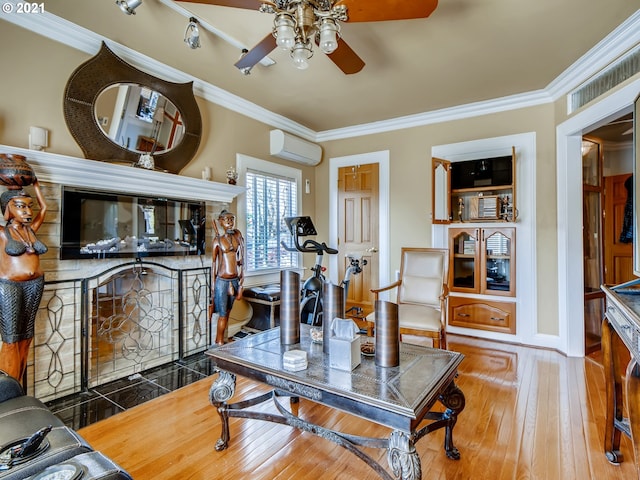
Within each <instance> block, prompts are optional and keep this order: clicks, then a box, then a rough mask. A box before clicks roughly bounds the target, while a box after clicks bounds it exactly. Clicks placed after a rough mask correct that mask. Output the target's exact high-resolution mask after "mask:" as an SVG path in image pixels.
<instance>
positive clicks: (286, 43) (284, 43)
mask: <svg viewBox="0 0 640 480" xmlns="http://www.w3.org/2000/svg"><path fill="white" fill-rule="evenodd" d="M294 27H295V22H294V21H293V18H291V16H290V15H288V14H280V15H278V16H277V17H276V19H275V21H274V29H273V32H274V36H275V37H276V44H277V45H278V46H279V47H280V48H282V49H284V50H291V49H292V48H293V46H294V45H295V43H296V32H295V30H294Z"/></svg>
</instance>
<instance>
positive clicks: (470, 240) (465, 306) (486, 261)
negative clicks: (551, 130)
mask: <svg viewBox="0 0 640 480" xmlns="http://www.w3.org/2000/svg"><path fill="white" fill-rule="evenodd" d="M515 164H516V155H515V148H512V152H511V155H505V156H496V157H490V158H477V159H471V160H466V159H465V160H461V161H450V160H444V159H437V158H434V159H433V185H434V194H433V223H434V224H447V227H446V228H447V239H448V248H449V262H450V264H449V292H450V296H449V301H448V324H449V325H451V326H456V327H464V328H473V329H481V330H488V331H495V332H501V333H506V334H515V333H516V258H515V255H516V226H515V222H516V219H517V216H518V210H517V208H516V178H515V172H516V169H515V166H516V165H515Z"/></svg>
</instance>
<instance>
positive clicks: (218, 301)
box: [209, 210, 244, 344]
mask: <svg viewBox="0 0 640 480" xmlns="http://www.w3.org/2000/svg"><path fill="white" fill-rule="evenodd" d="M217 221H218V222H220V227H221V228H222V233H220V231H219V230H218V225H217V224H216V220H215V219H214V220H213V227H214V229H215V231H216V236H215V238H214V239H213V244H212V251H211V258H212V266H211V279H212V282H211V284H212V288H211V307H210V309H209V317H211V315H212V314H213V313H217V314H218V325H217V328H216V340H215V342H216V343H217V344H223V343H225V342H226V340H227V339H226V338H225V337H226V334H225V332H226V329H227V323H228V322H229V313H230V312H231V308H232V307H233V303H234V301H235V300H240V299H241V298H242V288H243V287H242V284H243V282H244V238H243V237H242V233H240V230H237V229H236V227H235V222H236V216H235V215H234V214H233V213H230V212H228V211H226V210H223V211H222V212H220V215H219V216H218V220H217Z"/></svg>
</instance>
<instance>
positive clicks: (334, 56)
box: [327, 38, 364, 75]
mask: <svg viewBox="0 0 640 480" xmlns="http://www.w3.org/2000/svg"><path fill="white" fill-rule="evenodd" d="M327 57H329V58H330V59H331V61H332V62H333V63H335V64H336V66H337V67H338V68H339V69H340V70H342V71H343V72H344V73H345V74H346V75H351V74H353V73H358V72H359V71H360V70H362V69H363V68H364V61H363V60H362V59H361V58H360V57H359V56H358V54H357V53H356V52H354V51H353V49H352V48H351V47H350V46H349V45H347V42H345V41H344V40H342V38H338V48H336V50H335V51H334V52H333V53H331V54H329V55H327Z"/></svg>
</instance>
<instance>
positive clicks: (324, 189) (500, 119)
mask: <svg viewBox="0 0 640 480" xmlns="http://www.w3.org/2000/svg"><path fill="white" fill-rule="evenodd" d="M0 41H2V44H3V45H11V48H3V49H1V50H0V62H1V64H2V65H3V66H4V68H3V75H2V89H3V95H2V102H1V103H0V144H8V145H15V146H18V147H27V146H28V130H29V126H30V125H36V126H41V127H45V128H48V129H49V130H50V147H49V148H48V149H47V150H48V151H50V152H54V153H61V154H66V155H73V156H80V157H81V156H82V154H81V150H80V149H79V148H78V147H77V145H76V144H75V141H74V140H73V138H72V137H71V135H70V134H69V132H68V129H67V127H66V124H65V122H64V118H63V114H62V96H63V92H64V87H65V84H66V81H67V78H68V76H69V74H70V73H71V72H72V71H73V70H74V69H75V68H76V67H77V66H78V65H79V64H80V63H82V62H83V61H85V60H86V59H87V58H89V55H87V54H84V53H82V52H79V51H77V50H74V49H71V48H69V47H66V46H63V45H60V44H58V43H56V42H52V41H49V40H47V39H44V38H43V37H40V36H37V35H35V34H33V33H30V32H27V31H25V30H23V29H21V28H19V27H15V26H13V25H10V24H7V23H3V24H2V29H0ZM197 100H198V104H199V106H200V109H201V114H202V119H203V126H204V132H203V137H202V141H201V145H200V148H199V150H198V152H197V154H196V157H195V158H194V159H193V160H192V161H191V162H190V163H189V164H188V165H187V166H186V167H185V168H184V169H183V171H182V172H181V174H183V175H187V176H191V177H200V174H201V171H202V169H203V168H204V167H206V166H209V167H211V168H212V171H213V177H214V178H213V180H216V181H225V177H224V172H225V170H226V169H227V167H228V166H229V165H232V164H235V155H236V153H244V154H247V155H250V156H254V157H257V158H262V159H265V160H271V161H277V162H278V163H286V162H281V161H279V160H277V159H274V158H273V157H270V156H269V154H268V149H269V130H270V127H269V126H268V125H265V124H262V123H260V122H257V121H255V120H252V119H249V118H247V117H244V116H242V115H240V114H237V113H234V112H231V111H229V110H227V109H225V108H222V107H219V106H217V105H213V104H210V103H208V102H206V101H204V100H203V99H201V98H198V99H197ZM556 106H557V104H556ZM556 106H554V105H552V104H549V105H546V106H539V107H533V108H528V109H523V110H517V111H512V112H505V113H499V114H493V115H489V116H484V117H479V118H470V119H465V120H459V121H452V122H446V123H442V124H437V125H428V126H423V127H416V128H411V129H406V130H402V131H398V132H389V133H383V134H377V135H369V136H364V137H360V138H352V139H346V140H339V141H332V142H327V143H326V144H325V145H323V147H324V156H323V158H324V159H323V162H322V163H321V164H320V165H319V166H318V167H317V168H316V169H315V171H314V169H312V168H308V167H305V168H303V178H309V179H310V180H311V184H312V192H313V193H314V194H315V195H313V194H312V195H303V212H304V213H305V214H308V215H311V216H313V217H314V222H315V223H316V225H317V227H318V229H319V231H320V236H323V235H324V236H325V237H326V236H327V235H326V234H327V233H328V231H329V228H328V225H329V218H328V206H329V191H330V190H331V187H330V186H329V184H328V183H329V182H328V179H329V162H328V160H327V159H328V158H331V157H339V156H345V155H351V154H360V153H364V152H368V151H379V150H389V151H390V158H391V162H390V178H389V184H390V219H389V224H390V230H391V232H390V252H389V257H390V259H391V265H390V270H391V272H390V278H391V277H392V272H394V271H395V270H396V269H397V268H398V267H399V264H398V262H399V249H400V247H401V246H403V245H429V244H430V241H431V223H430V213H431V201H430V199H431V148H432V147H433V146H436V145H444V144H449V143H456V142H462V141H468V140H476V139H482V138H489V137H497V136H504V135H510V134H518V133H525V132H535V133H536V135H537V159H536V179H535V181H536V228H537V235H536V242H537V252H536V255H537V261H538V285H537V288H538V292H537V293H538V298H537V304H538V318H539V319H540V320H539V325H538V331H539V332H540V333H547V334H551V335H555V334H557V333H558V319H557V305H558V300H557V293H556V292H557V268H556V264H557V253H556V252H557V246H556V223H555V222H556V185H555V181H554V178H555V169H556V167H555V127H554V125H555V124H556V122H555V118H554V116H555V114H556V112H555V111H554V108H555V107H556ZM295 166H298V165H295ZM168 188H170V186H168ZM409 227H410V228H409ZM520 253H521V254H525V253H524V252H520ZM305 260H306V261H307V262H309V261H311V260H312V259H305Z"/></svg>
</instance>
